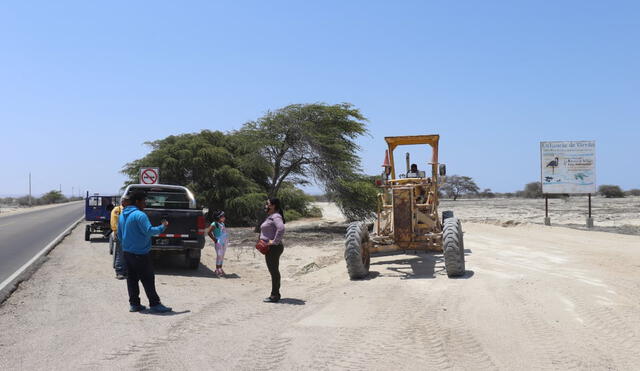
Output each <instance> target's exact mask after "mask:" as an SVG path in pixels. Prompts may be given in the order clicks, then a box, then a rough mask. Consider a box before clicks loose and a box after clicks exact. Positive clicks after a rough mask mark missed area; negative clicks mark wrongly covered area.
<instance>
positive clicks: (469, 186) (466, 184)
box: [440, 175, 480, 201]
mask: <svg viewBox="0 0 640 371" xmlns="http://www.w3.org/2000/svg"><path fill="white" fill-rule="evenodd" d="M440 190H442V192H444V193H445V194H446V195H447V196H448V197H450V198H453V200H454V201H455V200H457V199H458V197H460V196H461V195H465V194H470V193H473V194H475V193H478V191H479V190H480V188H479V187H478V185H476V182H474V181H473V179H472V178H471V177H468V176H460V175H452V176H448V177H447V178H446V180H445V183H444V184H443V185H442V186H441V187H440Z"/></svg>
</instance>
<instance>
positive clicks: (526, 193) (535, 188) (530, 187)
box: [516, 182, 544, 198]
mask: <svg viewBox="0 0 640 371" xmlns="http://www.w3.org/2000/svg"><path fill="white" fill-rule="evenodd" d="M516 196H518V197H524V198H542V197H544V194H543V193H542V183H540V182H531V183H527V184H526V185H525V186H524V190H522V191H518V192H516Z"/></svg>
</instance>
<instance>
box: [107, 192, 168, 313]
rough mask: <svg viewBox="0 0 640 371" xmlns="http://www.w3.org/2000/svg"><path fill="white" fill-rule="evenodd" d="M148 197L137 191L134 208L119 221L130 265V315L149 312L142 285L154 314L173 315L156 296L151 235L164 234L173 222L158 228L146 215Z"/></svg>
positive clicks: (128, 271) (127, 260) (127, 208)
mask: <svg viewBox="0 0 640 371" xmlns="http://www.w3.org/2000/svg"><path fill="white" fill-rule="evenodd" d="M146 198H147V195H146V194H145V193H144V192H134V193H133V194H131V195H130V197H129V202H130V205H129V206H127V207H125V208H124V210H123V211H122V213H121V214H120V218H119V220H118V240H119V241H120V243H121V245H122V251H124V261H125V264H126V266H127V290H128V291H129V304H130V308H129V311H130V312H139V311H141V310H144V309H147V308H146V307H145V306H144V305H141V304H140V287H139V286H138V281H141V282H142V286H143V287H144V292H145V293H146V294H147V298H148V299H149V307H150V309H151V311H152V312H155V313H165V312H170V311H171V308H168V307H165V306H164V305H162V303H160V297H158V294H157V293H156V284H155V275H154V273H153V265H152V264H151V256H150V254H149V253H150V252H151V236H155V235H157V234H160V233H162V232H163V231H164V230H165V228H166V227H167V225H169V222H167V221H166V220H163V221H162V224H161V225H159V226H157V227H154V226H152V225H151V222H150V221H149V217H148V216H147V214H145V213H143V212H142V210H144V208H145V206H146Z"/></svg>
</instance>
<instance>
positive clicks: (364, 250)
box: [344, 222, 371, 280]
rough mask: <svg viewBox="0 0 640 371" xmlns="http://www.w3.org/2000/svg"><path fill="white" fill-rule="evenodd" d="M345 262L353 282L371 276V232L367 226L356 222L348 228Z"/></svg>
mask: <svg viewBox="0 0 640 371" xmlns="http://www.w3.org/2000/svg"><path fill="white" fill-rule="evenodd" d="M344 260H345V261H346V262H347V271H348V272H349V277H350V278H351V279H352V280H356V279H361V278H365V277H366V276H367V275H368V274H369V263H370V261H371V256H370V255H369V230H368V229H367V226H366V224H364V223H360V222H356V223H351V224H349V226H348V227H347V235H346V241H345V245H344Z"/></svg>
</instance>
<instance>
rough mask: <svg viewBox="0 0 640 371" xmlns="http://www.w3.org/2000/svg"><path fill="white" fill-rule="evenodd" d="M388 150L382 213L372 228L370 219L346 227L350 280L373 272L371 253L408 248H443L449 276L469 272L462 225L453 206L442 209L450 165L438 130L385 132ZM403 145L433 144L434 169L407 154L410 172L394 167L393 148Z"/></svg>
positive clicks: (380, 198)
mask: <svg viewBox="0 0 640 371" xmlns="http://www.w3.org/2000/svg"><path fill="white" fill-rule="evenodd" d="M384 139H385V141H386V142H387V145H388V147H389V148H388V150H387V151H386V153H385V159H384V163H383V165H382V166H383V167H384V169H385V170H384V173H383V174H382V177H381V179H380V180H379V181H377V185H378V186H379V188H380V193H379V194H378V210H377V218H376V220H375V222H374V223H373V227H372V231H371V233H370V231H369V228H368V226H370V224H367V223H366V222H364V221H362V222H353V223H351V224H349V226H348V227H347V234H346V241H345V252H344V257H345V260H346V262H347V271H348V272H349V277H350V278H351V279H359V278H365V277H366V276H367V275H368V274H369V262H370V259H371V254H375V253H382V252H402V251H406V250H415V251H434V252H443V253H444V265H445V270H446V271H447V275H448V276H449V277H456V276H461V275H464V273H465V262H464V242H463V236H462V225H461V223H460V221H459V220H458V219H457V218H455V217H454V216H453V212H452V211H444V212H442V216H440V215H439V214H438V189H439V187H440V185H441V184H442V180H441V177H443V178H444V176H446V166H445V165H444V164H440V163H438V141H439V139H440V136H439V135H416V136H401V137H385V138H384ZM404 145H427V146H430V147H431V153H432V155H431V162H428V163H426V165H428V168H430V170H431V171H430V174H427V173H425V172H424V171H420V170H418V167H417V165H416V164H412V165H410V157H409V153H407V154H406V166H407V168H406V172H403V173H399V172H398V171H397V167H396V166H395V160H394V150H395V149H396V147H398V146H404Z"/></svg>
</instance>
